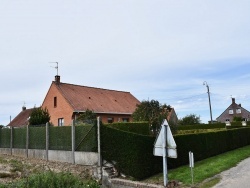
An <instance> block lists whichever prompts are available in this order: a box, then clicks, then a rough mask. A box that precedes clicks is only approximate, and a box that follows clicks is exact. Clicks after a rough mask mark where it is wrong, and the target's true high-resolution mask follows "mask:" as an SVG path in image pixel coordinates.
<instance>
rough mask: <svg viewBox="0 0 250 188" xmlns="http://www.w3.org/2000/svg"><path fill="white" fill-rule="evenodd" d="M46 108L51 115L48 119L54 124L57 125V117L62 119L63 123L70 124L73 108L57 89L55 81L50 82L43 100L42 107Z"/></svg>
mask: <svg viewBox="0 0 250 188" xmlns="http://www.w3.org/2000/svg"><path fill="white" fill-rule="evenodd" d="M54 97H56V98H57V106H56V107H54ZM45 107H46V108H47V109H48V111H49V114H50V116H51V119H50V121H51V122H52V123H53V125H54V126H58V118H63V119H64V125H71V123H72V114H73V109H72V107H71V106H70V105H69V103H68V102H67V101H66V100H65V98H64V97H63V96H62V94H61V93H60V92H59V90H58V89H57V87H56V85H55V83H52V85H51V86H50V89H49V91H48V93H47V95H46V97H45V99H44V101H43V104H42V108H45Z"/></svg>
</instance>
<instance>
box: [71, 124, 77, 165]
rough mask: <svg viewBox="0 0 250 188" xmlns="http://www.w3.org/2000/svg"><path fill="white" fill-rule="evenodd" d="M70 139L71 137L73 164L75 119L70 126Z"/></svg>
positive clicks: (73, 162) (73, 161)
mask: <svg viewBox="0 0 250 188" xmlns="http://www.w3.org/2000/svg"><path fill="white" fill-rule="evenodd" d="M71 139H72V164H75V145H76V144H75V120H72V126H71Z"/></svg>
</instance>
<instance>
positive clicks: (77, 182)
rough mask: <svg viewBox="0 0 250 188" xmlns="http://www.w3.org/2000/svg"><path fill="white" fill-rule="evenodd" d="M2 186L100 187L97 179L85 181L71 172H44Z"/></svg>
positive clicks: (40, 187)
mask: <svg viewBox="0 0 250 188" xmlns="http://www.w3.org/2000/svg"><path fill="white" fill-rule="evenodd" d="M0 187H5V188H8V187H32V188H47V187H50V188H61V187H72V188H87V187H88V188H98V187H100V186H99V185H98V183H97V182H95V181H90V180H88V181H83V180H81V179H80V178H79V177H77V176H73V175H72V174H71V173H69V172H61V173H54V172H51V171H50V172H44V173H40V174H34V175H31V176H29V177H27V178H26V179H23V180H21V181H17V182H15V183H10V184H7V185H2V186H0Z"/></svg>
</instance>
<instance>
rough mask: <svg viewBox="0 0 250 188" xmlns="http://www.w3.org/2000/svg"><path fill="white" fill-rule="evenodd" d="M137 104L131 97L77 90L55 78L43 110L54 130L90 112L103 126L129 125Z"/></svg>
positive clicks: (91, 88) (120, 93) (58, 77)
mask: <svg viewBox="0 0 250 188" xmlns="http://www.w3.org/2000/svg"><path fill="white" fill-rule="evenodd" d="M137 104H140V101H139V100H137V99H136V98H135V97H134V96H133V95H132V94H131V93H129V92H124V91H116V90H108V89H101V88H94V87H87V86H80V85H74V84H68V83H62V82H60V76H58V75H57V76H55V81H53V82H52V84H51V86H50V88H49V90H48V92H47V95H46V97H45V99H44V101H43V104H42V108H45V107H46V108H47V109H48V111H49V114H50V116H51V122H52V123H53V125H54V126H62V125H70V124H71V123H72V120H74V119H77V117H78V116H79V115H80V114H81V113H83V112H85V111H86V110H87V109H88V110H92V111H93V112H94V113H96V115H97V116H100V117H101V119H102V122H103V123H113V122H129V121H132V113H133V112H134V111H135V109H136V105H137Z"/></svg>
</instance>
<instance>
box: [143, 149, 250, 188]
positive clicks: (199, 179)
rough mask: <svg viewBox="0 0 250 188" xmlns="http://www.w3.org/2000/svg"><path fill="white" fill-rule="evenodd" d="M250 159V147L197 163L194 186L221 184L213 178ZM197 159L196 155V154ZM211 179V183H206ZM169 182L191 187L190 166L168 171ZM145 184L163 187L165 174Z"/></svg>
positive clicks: (154, 177) (158, 175)
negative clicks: (173, 181) (172, 181)
mask: <svg viewBox="0 0 250 188" xmlns="http://www.w3.org/2000/svg"><path fill="white" fill-rule="evenodd" d="M187 157H188V154H187ZM248 157H250V146H246V147H242V148H239V149H236V150H233V151H229V152H226V153H223V154H220V155H217V156H214V157H211V158H208V159H205V160H202V161H195V164H194V169H193V172H194V185H193V186H196V187H197V186H198V187H204V188H205V187H212V186H213V185H215V184H216V183H218V182H219V179H218V177H216V178H212V177H214V176H215V175H217V174H219V173H220V172H222V171H225V170H227V169H230V168H232V167H234V166H236V165H237V164H238V163H239V162H240V161H242V160H244V159H246V158H248ZM194 159H195V153H194ZM208 178H211V179H210V181H204V180H207V179H208ZM168 180H169V181H171V180H177V181H178V182H180V183H181V184H182V185H183V187H185V186H191V185H192V179H191V170H190V168H189V165H185V166H182V167H179V168H176V169H172V170H169V171H168ZM143 182H147V183H155V184H162V185H163V174H162V173H161V174H157V175H155V176H153V177H150V178H148V179H146V180H144V181H143Z"/></svg>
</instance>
